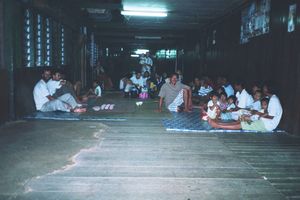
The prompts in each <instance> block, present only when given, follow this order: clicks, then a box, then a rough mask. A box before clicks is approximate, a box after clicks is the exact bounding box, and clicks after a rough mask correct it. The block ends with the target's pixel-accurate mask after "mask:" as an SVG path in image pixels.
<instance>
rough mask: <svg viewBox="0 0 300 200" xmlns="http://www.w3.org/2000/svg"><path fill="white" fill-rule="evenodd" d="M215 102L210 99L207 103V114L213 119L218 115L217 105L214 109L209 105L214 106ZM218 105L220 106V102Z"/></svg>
mask: <svg viewBox="0 0 300 200" xmlns="http://www.w3.org/2000/svg"><path fill="white" fill-rule="evenodd" d="M213 105H214V103H213V101H212V100H210V101H209V102H208V103H207V116H208V117H209V118H211V119H216V117H217V107H214V109H213V110H211V109H210V108H209V107H211V106H213ZM217 105H218V106H219V105H220V103H219V102H218V103H217Z"/></svg>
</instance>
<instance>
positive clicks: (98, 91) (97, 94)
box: [94, 85, 102, 97]
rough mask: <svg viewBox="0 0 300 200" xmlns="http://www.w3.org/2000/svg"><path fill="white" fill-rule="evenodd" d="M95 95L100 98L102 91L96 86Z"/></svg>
mask: <svg viewBox="0 0 300 200" xmlns="http://www.w3.org/2000/svg"><path fill="white" fill-rule="evenodd" d="M94 92H95V94H96V96H97V97H101V95H102V90H101V87H100V86H99V85H98V86H97V87H96V88H95V91H94Z"/></svg>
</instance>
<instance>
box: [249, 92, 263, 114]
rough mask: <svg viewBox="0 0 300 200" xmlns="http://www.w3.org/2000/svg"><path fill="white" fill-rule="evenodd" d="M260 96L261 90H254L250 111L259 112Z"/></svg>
mask: <svg viewBox="0 0 300 200" xmlns="http://www.w3.org/2000/svg"><path fill="white" fill-rule="evenodd" d="M261 96H262V91H261V90H256V91H255V92H254V95H253V99H254V101H253V103H252V104H251V105H250V107H249V108H250V110H256V111H260V110H261V102H260V100H261Z"/></svg>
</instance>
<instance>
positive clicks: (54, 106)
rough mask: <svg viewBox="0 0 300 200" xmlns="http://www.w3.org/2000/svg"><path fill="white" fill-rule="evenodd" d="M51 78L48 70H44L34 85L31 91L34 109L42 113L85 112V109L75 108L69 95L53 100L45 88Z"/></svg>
mask: <svg viewBox="0 0 300 200" xmlns="http://www.w3.org/2000/svg"><path fill="white" fill-rule="evenodd" d="M50 77H51V72H50V70H44V71H43V74H42V79H41V80H40V81H39V82H38V83H37V84H36V85H35V87H34V89H33V97H34V102H35V106H36V109H37V110H38V111H42V112H49V111H57V110H58V111H64V112H70V111H73V112H85V111H86V109H83V108H77V106H78V104H77V102H76V100H75V99H74V98H73V97H72V96H71V95H70V94H69V93H67V94H64V95H62V96H60V97H58V98H54V97H53V96H52V95H51V94H50V92H49V89H48V87H47V82H48V81H49V79H50Z"/></svg>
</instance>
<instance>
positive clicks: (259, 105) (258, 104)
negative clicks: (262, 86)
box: [250, 100, 261, 111]
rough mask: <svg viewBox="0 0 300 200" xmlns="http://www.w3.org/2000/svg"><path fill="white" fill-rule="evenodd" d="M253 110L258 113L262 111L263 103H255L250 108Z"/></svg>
mask: <svg viewBox="0 0 300 200" xmlns="http://www.w3.org/2000/svg"><path fill="white" fill-rule="evenodd" d="M250 109H251V110H256V111H260V110H261V103H260V101H259V100H258V101H254V102H253V103H252V104H251V106H250Z"/></svg>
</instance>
